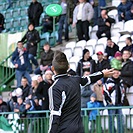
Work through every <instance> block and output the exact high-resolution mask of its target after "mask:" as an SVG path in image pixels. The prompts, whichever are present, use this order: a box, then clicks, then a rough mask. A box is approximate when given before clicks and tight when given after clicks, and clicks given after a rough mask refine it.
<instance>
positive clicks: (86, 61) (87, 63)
mask: <svg viewBox="0 0 133 133" xmlns="http://www.w3.org/2000/svg"><path fill="white" fill-rule="evenodd" d="M91 61H92V58H91V56H90V52H89V50H88V49H84V50H83V56H82V59H81V60H80V61H79V62H78V66H77V69H76V73H77V75H79V76H83V73H84V72H85V71H89V72H91Z"/></svg>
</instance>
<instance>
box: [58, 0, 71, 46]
mask: <svg viewBox="0 0 133 133" xmlns="http://www.w3.org/2000/svg"><path fill="white" fill-rule="evenodd" d="M60 5H61V7H62V14H61V15H60V18H59V29H58V43H57V44H62V33H63V27H64V26H65V30H64V31H65V40H66V41H68V40H69V30H68V14H67V10H68V4H67V1H66V0H61V4H60Z"/></svg>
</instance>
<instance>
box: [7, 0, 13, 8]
mask: <svg viewBox="0 0 133 133" xmlns="http://www.w3.org/2000/svg"><path fill="white" fill-rule="evenodd" d="M7 2H8V7H7V9H9V8H11V7H12V0H7Z"/></svg>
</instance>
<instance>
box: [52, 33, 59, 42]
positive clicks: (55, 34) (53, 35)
mask: <svg viewBox="0 0 133 133" xmlns="http://www.w3.org/2000/svg"><path fill="white" fill-rule="evenodd" d="M51 37H56V41H57V40H58V31H55V32H52V33H51Z"/></svg>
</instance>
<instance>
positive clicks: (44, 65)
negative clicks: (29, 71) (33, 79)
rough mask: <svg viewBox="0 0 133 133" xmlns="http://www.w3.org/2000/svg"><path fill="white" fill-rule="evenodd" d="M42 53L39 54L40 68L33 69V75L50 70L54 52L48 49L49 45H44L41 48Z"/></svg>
mask: <svg viewBox="0 0 133 133" xmlns="http://www.w3.org/2000/svg"><path fill="white" fill-rule="evenodd" d="M43 49H44V51H43V52H42V53H41V57H40V58H41V61H40V66H39V67H38V68H36V69H35V71H34V73H35V74H41V73H45V71H46V70H47V69H50V67H51V65H52V60H53V56H54V51H53V50H52V49H51V48H50V45H49V43H45V44H44V46H43Z"/></svg>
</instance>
